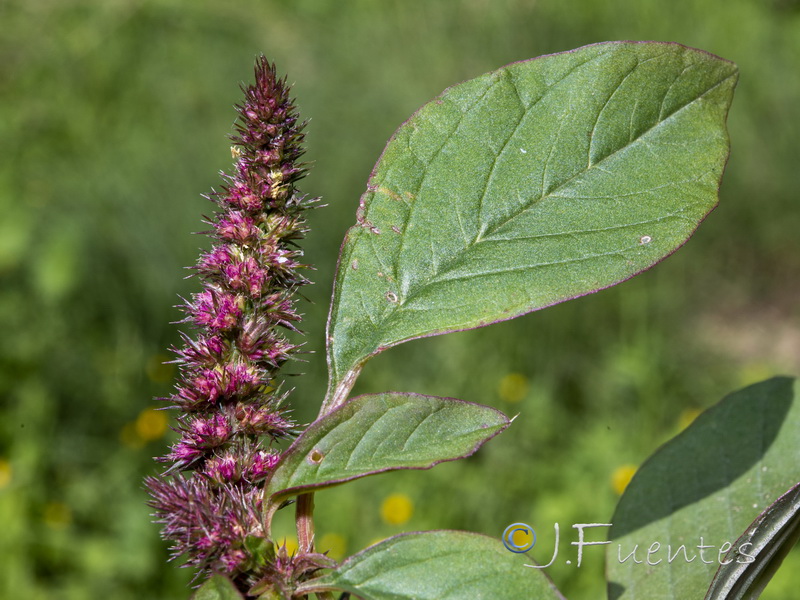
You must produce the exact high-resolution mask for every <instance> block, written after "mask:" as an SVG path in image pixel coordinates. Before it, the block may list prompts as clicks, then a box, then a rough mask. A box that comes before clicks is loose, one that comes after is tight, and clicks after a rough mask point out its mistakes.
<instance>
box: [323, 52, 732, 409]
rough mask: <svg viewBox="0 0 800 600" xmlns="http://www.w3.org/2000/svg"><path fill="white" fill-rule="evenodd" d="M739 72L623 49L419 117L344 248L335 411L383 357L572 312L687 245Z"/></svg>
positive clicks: (482, 89)
mask: <svg viewBox="0 0 800 600" xmlns="http://www.w3.org/2000/svg"><path fill="white" fill-rule="evenodd" d="M736 79H737V70H736V66H735V65H734V64H733V63H730V62H728V61H725V60H722V59H720V58H718V57H716V56H713V55H711V54H708V53H706V52H701V51H699V50H694V49H691V48H687V47H684V46H680V45H677V44H666V43H651V42H648V43H633V42H615V43H605V44H596V45H593V46H587V47H585V48H581V49H578V50H575V51H572V52H565V53H563V54H554V55H551V56H543V57H540V58H537V59H534V60H528V61H523V62H518V63H514V64H511V65H508V66H506V67H503V68H501V69H499V70H497V71H494V72H492V73H488V74H486V75H483V76H481V77H478V78H476V79H473V80H471V81H467V82H465V83H462V84H460V85H456V86H454V87H451V88H449V89H447V90H445V92H444V93H443V94H442V95H441V96H439V97H438V98H436V99H435V100H433V101H432V102H430V103H429V104H426V105H425V106H423V107H422V108H421V109H420V110H419V111H418V112H417V113H415V114H414V115H413V116H412V117H411V118H410V119H409V120H408V121H407V122H406V123H404V124H403V125H402V126H401V127H400V128H399V129H398V130H397V131H396V132H395V134H394V135H393V137H392V138H391V140H390V141H389V143H388V145H387V146H386V148H385V150H384V152H383V154H382V156H381V158H380V160H379V161H378V163H377V165H376V166H375V169H374V171H373V172H372V175H371V176H370V178H369V181H368V184H367V190H366V192H365V193H364V195H363V196H362V197H361V201H360V207H359V210H358V219H357V220H358V223H357V224H356V225H355V226H354V227H353V228H351V229H350V230H349V231H348V233H347V236H346V238H345V242H344V245H343V247H342V252H341V256H340V260H339V269H338V274H337V277H336V284H335V288H334V298H333V302H332V305H331V313H330V318H329V332H328V333H329V336H328V361H329V367H330V372H331V382H332V383H331V388H330V390H329V393H330V394H331V395H332V396H333V397H330V396H329V399H328V406H331V405H336V404H338V403H340V402H341V401H342V400H343V399H344V398H343V395H344V394H345V393H346V391H342V388H349V385H350V384H349V381H348V380H352V375H353V373H354V372H355V371H357V370H358V369H359V368H360V365H361V364H363V362H364V361H365V360H366V359H367V358H369V357H370V356H372V355H374V354H376V353H378V352H380V351H381V350H383V349H385V348H387V347H390V346H393V345H395V344H398V343H400V342H402V341H405V340H409V339H413V338H418V337H422V336H429V335H436V334H440V333H445V332H449V331H455V330H462V329H469V328H473V327H479V326H482V325H487V324H489V323H492V322H495V321H499V320H504V319H510V318H513V317H516V316H518V315H521V314H524V313H527V312H530V311H533V310H537V309H540V308H543V307H546V306H549V305H552V304H555V303H558V302H563V301H564V300H568V299H570V298H574V297H576V296H581V295H584V294H587V293H590V292H593V291H596V290H598V289H601V288H605V287H608V286H611V285H614V284H615V283H618V282H620V281H623V280H625V279H627V278H629V277H631V276H633V275H635V274H636V273H639V272H640V271H642V270H644V269H647V268H648V267H651V266H652V265H654V264H655V263H656V262H658V261H659V260H661V259H662V258H664V257H665V256H667V255H668V254H670V253H671V252H673V251H675V250H676V249H677V248H678V247H679V246H680V245H681V244H683V243H684V242H685V241H686V239H687V238H688V237H689V236H690V235H691V234H692V232H693V231H694V230H695V228H696V227H697V225H698V223H699V222H700V221H701V220H702V219H703V218H704V217H705V216H706V214H708V212H709V211H710V210H711V209H712V208H713V207H714V206H715V205H716V202H717V189H718V186H719V181H720V177H721V176H722V171H723V167H724V165H725V161H726V158H727V155H728V136H727V132H726V130H725V118H726V115H727V111H728V107H729V104H730V102H731V97H732V93H733V88H734V85H735V83H736ZM343 381H344V383H342V382H343ZM337 388H339V390H338V391H337Z"/></svg>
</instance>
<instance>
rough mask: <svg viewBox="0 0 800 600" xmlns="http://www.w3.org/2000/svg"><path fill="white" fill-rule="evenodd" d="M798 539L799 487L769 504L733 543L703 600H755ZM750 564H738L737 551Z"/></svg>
mask: <svg viewBox="0 0 800 600" xmlns="http://www.w3.org/2000/svg"><path fill="white" fill-rule="evenodd" d="M798 538H800V484H797V485H795V486H794V487H793V488H792V489H790V490H789V491H788V492H786V493H785V494H784V495H783V496H781V497H780V498H778V499H777V500H776V501H775V502H774V503H773V504H771V505H770V506H769V507H768V508H767V510H765V511H764V512H762V513H761V514H760V515H758V518H757V519H756V520H755V521H754V522H753V524H752V525H750V527H748V528H747V530H746V531H745V532H744V534H742V536H741V537H740V538H739V539H738V540H736V543H735V544H734V545H733V549H732V550H731V551H730V552H729V553H728V555H727V556H726V557H725V560H724V561H723V562H722V563H721V564H720V567H719V570H718V571H717V574H716V575H715V576H714V580H713V581H712V582H711V587H709V588H708V593H707V594H706V600H755V599H756V598H758V597H759V596H760V595H761V592H762V591H763V590H764V588H765V587H766V586H767V583H769V580H770V579H772V576H773V575H774V574H775V572H776V571H777V570H778V567H779V566H780V564H781V562H782V561H783V559H784V558H785V557H786V554H787V553H788V552H789V551H790V550H791V549H792V548H793V547H794V546H795V544H796V543H797V540H798ZM743 547H746V548H747V556H748V557H749V558H752V561H749V560H748V561H739V560H737V559H738V558H739V557H740V555H741V554H740V550H739V549H740V548H743Z"/></svg>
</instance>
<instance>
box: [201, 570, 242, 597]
mask: <svg viewBox="0 0 800 600" xmlns="http://www.w3.org/2000/svg"><path fill="white" fill-rule="evenodd" d="M192 600H244V596H242V595H241V594H240V593H239V590H237V589H236V586H234V585H233V583H231V580H230V579H228V578H227V577H223V576H222V575H213V576H212V577H211V578H210V579H209V580H208V581H206V582H205V583H204V584H203V585H202V586H201V587H200V589H198V590H197V591H196V592H195V593H194V594H193V595H192Z"/></svg>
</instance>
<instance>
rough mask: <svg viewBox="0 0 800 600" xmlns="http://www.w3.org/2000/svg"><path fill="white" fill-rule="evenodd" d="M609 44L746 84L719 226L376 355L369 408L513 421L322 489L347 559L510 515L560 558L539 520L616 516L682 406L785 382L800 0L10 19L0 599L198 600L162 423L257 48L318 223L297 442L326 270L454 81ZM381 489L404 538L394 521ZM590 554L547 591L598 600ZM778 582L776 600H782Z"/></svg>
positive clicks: (288, 5)
mask: <svg viewBox="0 0 800 600" xmlns="http://www.w3.org/2000/svg"><path fill="white" fill-rule="evenodd" d="M616 39H632V40H643V39H654V40H665V41H677V42H681V43H684V44H687V45H690V46H695V47H699V48H703V49H705V50H708V51H710V52H713V53H716V54H719V55H721V56H723V57H725V58H728V59H730V60H734V61H736V62H737V63H738V64H739V66H740V69H741V79H740V83H739V87H738V90H737V92H736V98H735V101H734V106H733V109H732V112H731V116H730V120H729V125H730V129H731V135H732V139H733V154H732V156H731V159H730V162H729V165H728V169H727V172H726V175H725V181H724V184H723V187H722V190H721V205H720V208H719V209H718V210H716V211H715V212H714V213H713V214H712V215H711V216H710V217H709V219H708V220H707V222H706V223H704V224H703V226H702V227H701V228H700V230H699V231H698V233H697V234H696V236H695V237H694V238H693V240H692V241H691V242H690V243H689V244H688V245H687V246H686V247H685V248H683V249H682V250H681V251H680V252H678V253H677V254H676V255H675V256H674V257H671V258H670V259H669V260H667V261H665V262H664V263H663V264H661V265H659V266H658V267H657V268H656V269H654V270H653V271H651V272H648V273H645V274H643V275H641V276H639V277H637V278H635V279H634V280H632V281H630V282H627V283H625V284H623V285H621V286H619V287H617V288H612V289H610V290H606V291H604V292H601V293H599V294H596V295H591V296H588V297H584V298H581V299H578V300H574V301H572V302H569V303H566V304H563V305H560V306H557V307H553V308H550V309H548V310H546V311H543V312H540V313H536V314H533V315H529V316H527V317H524V318H521V319H517V320H515V321H511V322H507V323H503V324H499V325H496V326H493V327H491V328H487V329H482V330H479V331H472V332H466V333H460V334H452V335H448V336H443V337H439V338H432V339H426V340H420V341H415V342H411V343H408V344H405V345H403V346H401V347H399V348H396V349H393V350H391V351H390V352H387V353H386V354H385V355H383V356H380V357H378V358H376V359H375V360H373V361H372V362H371V363H370V365H369V366H368V367H367V368H366V369H365V371H364V374H363V376H362V379H361V380H360V381H359V384H358V388H357V390H356V391H357V392H378V391H384V390H387V389H393V390H400V391H415V392H421V393H428V394H439V395H445V396H455V397H460V398H463V399H465V400H470V401H477V402H483V403H487V404H491V405H493V406H496V407H498V408H500V409H502V410H504V411H505V412H507V413H509V414H516V413H519V415H520V416H519V417H518V418H517V419H516V421H515V423H514V426H513V427H512V428H511V429H510V430H509V431H508V432H507V433H505V434H504V435H502V436H500V437H498V438H497V439H495V440H493V441H492V442H491V443H490V444H489V445H488V446H487V447H486V448H485V449H484V450H482V451H481V452H480V453H478V454H477V455H476V456H474V457H472V458H470V459H468V460H466V461H460V462H459V463H450V464H445V465H441V466H438V467H437V468H435V469H433V470H432V471H430V472H414V473H404V474H393V475H386V476H382V477H378V478H373V479H367V480H362V481H360V482H356V483H354V484H351V485H348V486H344V487H341V488H337V489H334V490H330V491H326V492H322V493H320V494H319V495H318V497H317V505H318V511H317V513H318V516H319V518H318V527H319V530H320V531H319V535H320V537H321V538H322V539H323V540H327V542H326V544H327V545H329V546H330V547H331V548H332V550H334V551H335V552H334V553H344V552H347V553H348V554H350V553H352V552H355V551H357V550H359V549H361V548H363V547H364V546H366V545H367V544H369V543H371V542H373V541H375V540H376V539H380V538H383V537H386V536H388V535H392V534H394V533H398V532H400V531H405V530H412V529H426V528H442V527H452V528H463V529H468V530H473V531H481V532H485V533H488V534H491V535H495V536H498V535H499V534H500V533H501V532H502V530H503V529H504V528H505V527H506V526H507V525H508V524H509V523H512V522H514V521H525V522H528V523H531V524H533V525H534V527H536V528H537V530H538V531H539V532H540V536H541V538H542V542H543V546H544V549H542V555H541V558H547V555H548V551H547V547H548V544H550V546H549V547H552V545H551V544H552V524H553V523H554V522H559V523H560V524H561V528H562V532H564V531H565V530H569V528H570V525H571V524H572V523H575V522H597V521H600V522H602V521H605V520H606V519H608V518H609V517H610V515H611V512H612V510H613V506H614V504H615V502H616V498H617V496H616V493H615V491H614V489H613V486H612V475H613V474H614V472H615V471H616V470H617V469H618V468H619V467H621V466H624V465H628V464H630V465H636V464H639V463H640V462H641V461H642V460H643V459H644V458H646V457H647V456H648V455H649V454H650V453H651V452H652V451H653V450H655V448H656V447H657V446H658V445H659V444H660V443H662V442H663V441H665V440H667V439H668V438H669V437H671V436H672V435H674V434H675V433H676V432H677V431H678V430H679V428H680V427H681V426H682V423H685V421H687V420H688V419H689V418H690V417H691V415H692V414H693V412H692V411H695V410H697V409H700V408H703V407H706V406H708V405H710V404H712V403H714V402H716V401H717V400H719V399H720V398H721V397H722V396H723V395H724V394H726V393H728V392H730V391H732V390H734V389H736V388H738V387H740V386H741V385H743V384H745V383H749V382H752V381H755V380H758V379H763V378H766V377H768V376H771V375H774V374H777V373H781V372H784V373H789V374H797V373H800V368H798V367H800V312H799V311H798V306H797V298H798V297H799V295H798V292H799V291H800V285H799V283H800V279H798V274H800V236H798V235H797V232H798V230H800V211H798V208H797V204H796V203H797V201H798V198H800V178H798V176H797V165H796V163H797V156H798V139H800V68H798V64H799V63H800V3H798V2H797V1H795V0H726V1H725V2H721V1H714V0H706V1H700V0H676V1H675V2H672V3H669V4H668V5H665V4H664V3H663V2H659V1H657V0H638V1H635V2H634V1H623V0H609V1H607V2H602V3H598V2H592V1H591V0H572V1H564V0H538V1H532V0H527V1H523V0H382V1H380V2H376V1H375V0H337V1H335V2H334V1H331V2H325V1H324V0H293V1H288V0H286V1H277V0H259V1H256V0H239V1H238V2H235V3H222V2H210V1H205V0H196V1H194V2H188V1H178V0H109V1H106V2H102V3H101V2H89V1H81V0H24V1H23V0H3V1H2V2H0V141H1V142H2V146H0V148H1V149H0V156H2V159H0V416H1V417H2V418H0V524H2V532H0V598H26V599H33V600H37V599H45V598H47V599H52V598H57V599H65V600H78V599H95V598H106V597H108V598H115V599H120V600H127V599H134V598H176V599H177V598H185V597H186V596H187V592H186V585H187V582H188V580H189V576H190V574H189V573H188V572H187V571H185V570H180V569H176V568H175V566H174V565H167V564H165V560H166V557H167V552H166V549H165V548H164V545H163V544H162V543H161V542H160V540H159V539H158V530H157V528H156V527H155V526H154V525H152V524H150V522H149V521H150V518H149V515H148V513H149V510H148V508H147V507H146V506H145V501H146V495H145V493H144V492H143V490H142V484H141V481H142V478H143V476H144V475H146V474H149V473H154V472H155V471H156V470H157V466H156V465H155V463H153V461H152V459H151V457H152V456H156V455H160V454H163V453H164V452H165V449H166V446H167V444H168V443H169V440H170V434H169V433H166V434H163V435H162V433H163V430H164V428H163V423H160V421H159V420H158V417H153V413H152V412H149V409H151V408H152V407H155V406H157V405H158V403H157V402H155V401H154V400H152V398H154V397H157V396H164V395H167V394H169V392H170V389H171V385H172V383H171V382H172V379H173V376H174V374H173V373H172V372H171V371H170V369H169V368H167V367H164V366H163V365H162V364H161V363H162V361H163V360H165V359H166V358H167V355H166V353H165V349H166V348H167V347H168V346H170V345H171V344H175V343H177V341H178V334H177V329H178V328H177V327H176V326H174V325H170V324H169V322H170V321H175V320H177V319H178V318H180V314H179V312H178V311H177V310H175V309H174V308H172V305H173V304H177V303H178V302H179V300H178V295H179V294H180V295H187V294H189V293H191V291H192V290H194V289H196V285H197V283H196V281H194V280H191V279H190V280H185V279H183V277H184V276H185V274H186V271H184V270H183V267H184V266H187V265H191V264H193V263H194V261H195V259H196V257H197V254H198V247H200V246H204V245H205V244H206V241H205V240H204V239H202V238H200V237H195V236H191V235H190V232H192V231H196V230H199V229H202V228H203V225H202V224H201V215H202V214H203V213H206V212H208V211H209V210H210V208H209V205H208V203H207V201H205V200H203V199H202V198H201V194H203V193H206V192H208V191H209V190H210V188H211V187H212V186H216V185H218V183H219V178H218V176H217V173H218V171H220V170H222V169H227V168H228V167H229V166H230V163H231V158H230V153H229V149H228V142H227V140H226V136H227V135H228V134H230V133H231V131H232V123H233V120H234V116H235V115H234V112H233V110H232V109H231V106H232V105H233V104H234V103H236V102H238V101H239V97H240V92H239V90H238V87H237V85H238V84H239V83H240V82H242V81H249V80H250V78H251V69H252V63H253V60H254V57H255V56H256V55H257V54H259V53H264V54H265V55H267V56H268V57H269V58H270V59H272V60H274V61H276V63H277V64H278V68H279V70H280V71H281V72H283V73H288V75H289V78H290V81H293V82H296V83H295V87H294V93H295V96H296V97H297V101H298V104H299V106H300V110H301V114H302V115H303V116H304V118H306V119H309V120H310V124H309V127H308V137H307V140H308V155H307V156H308V158H309V160H311V161H313V163H314V166H313V169H312V171H311V174H310V175H309V177H308V178H307V179H306V180H305V182H304V185H303V189H304V191H305V192H307V193H309V194H311V195H319V196H323V197H324V199H325V202H326V203H327V205H328V206H327V208H324V209H321V210H318V211H315V212H314V214H312V215H311V225H312V227H313V232H312V233H311V234H310V235H309V237H308V242H307V244H306V249H307V258H308V260H309V261H310V262H311V263H312V264H315V265H316V266H317V269H318V270H317V271H316V272H315V273H314V274H313V276H312V277H313V279H314V280H315V282H316V285H314V286H312V287H311V288H309V289H308V290H307V295H308V296H309V298H310V300H311V303H310V304H308V305H307V306H306V308H305V311H306V320H305V330H306V331H307V332H308V335H307V336H306V341H307V349H308V350H309V351H312V352H314V353H313V354H309V355H308V356H306V357H305V358H307V360H308V362H306V363H297V364H296V365H294V366H293V370H294V372H295V373H305V376H304V377H298V378H293V379H292V380H291V383H294V384H295V385H296V388H297V389H296V392H295V394H294V396H293V398H294V405H295V407H296V414H297V416H298V418H300V419H302V420H310V419H312V418H313V416H314V414H315V413H316V410H317V409H318V407H319V403H320V401H321V397H322V394H323V391H324V386H325V365H324V355H323V353H322V348H323V346H322V339H323V334H324V321H325V316H326V311H327V303H328V300H329V296H330V289H331V283H332V275H333V270H334V266H335V262H336V256H337V252H338V247H339V244H340V241H341V238H342V235H343V233H344V231H345V229H346V228H347V227H348V226H349V225H350V224H352V222H353V221H354V213H355V208H356V205H357V199H358V196H359V195H360V193H361V192H362V191H363V189H364V185H365V181H366V178H367V175H368V173H369V171H370V169H371V168H372V165H373V164H374V161H375V160H376V159H377V157H378V155H379V153H380V151H381V149H382V147H383V145H384V143H385V141H386V139H387V138H388V137H389V136H390V135H391V133H392V132H393V131H394V129H395V128H396V127H397V126H398V125H399V124H400V123H401V122H402V121H403V120H404V119H406V118H407V117H408V116H409V115H410V114H411V113H412V112H413V111H414V110H416V109H417V108H418V107H419V106H420V105H422V104H423V103H425V102H426V101H428V100H429V99H431V98H432V97H433V96H435V95H436V94H438V93H439V92H441V91H442V90H443V89H444V88H445V87H447V86H449V85H452V84H454V83H457V82H459V81H461V80H464V79H467V78H470V77H474V76H477V75H479V74H481V73H484V72H486V71H489V70H492V69H495V68H497V67H499V66H501V65H504V64H507V63H509V62H512V61H516V60H520V59H525V58H530V57H533V56H537V55H540V54H546V53H553V52H559V51H563V50H568V49H572V48H575V47H578V46H582V45H585V44H589V43H593V42H598V41H604V40H616ZM143 411H144V412H143ZM158 414H163V413H158ZM392 494H401V495H403V496H405V497H406V508H408V507H409V506H410V507H411V508H412V514H411V516H410V518H409V520H407V521H403V519H402V518H399V517H398V518H394V519H393V518H391V517H390V516H389V517H387V514H386V510H384V514H383V516H382V513H381V505H382V503H383V501H384V500H385V499H386V498H387V497H389V496H390V495H392ZM395 499H396V498H395ZM401 504H402V503H401ZM384 508H385V507H384ZM401 512H402V511H401ZM406 512H407V511H406ZM395 514H396V515H397V513H395ZM284 525H285V524H284ZM287 531H288V528H287ZM325 536H327V537H325ZM590 550H591V549H590ZM590 550H587V555H586V556H585V557H584V565H583V566H582V567H581V569H576V568H575V567H574V566H572V567H567V566H565V565H561V566H560V567H558V568H553V569H552V570H551V571H550V573H551V575H552V576H553V577H554V579H555V580H556V582H557V584H558V585H559V586H560V587H561V588H562V589H563V591H564V592H565V593H566V595H567V596H568V597H570V598H572V600H578V599H580V598H587V599H588V598H600V597H602V596H603V595H604V585H603V582H602V569H603V565H602V557H601V556H600V553H599V551H598V552H597V554H596V555H595V556H591V555H589V552H590ZM537 556H538V555H537ZM790 560H792V561H794V562H795V565H796V564H797V562H798V561H797V558H796V556H793V557H791V558H790ZM788 570H789V569H787V568H784V569H783V571H782V572H781V574H780V575H779V578H778V579H777V580H776V581H775V582H774V584H773V586H771V588H770V589H769V590H768V593H769V594H771V595H772V597H773V598H787V597H790V593H791V592H790V591H789V590H792V589H795V590H796V586H797V583H798V582H797V580H796V578H795V580H794V581H792V580H791V578H790V577H789V576H788ZM793 586H794V587H793ZM795 593H796V592H795Z"/></svg>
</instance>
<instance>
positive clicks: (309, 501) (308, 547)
mask: <svg viewBox="0 0 800 600" xmlns="http://www.w3.org/2000/svg"><path fill="white" fill-rule="evenodd" d="M295 525H296V526H297V545H298V548H299V552H300V554H310V553H312V552H313V551H314V494H300V496H298V498H297V511H296V512H295Z"/></svg>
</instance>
